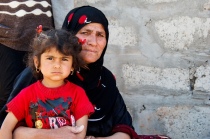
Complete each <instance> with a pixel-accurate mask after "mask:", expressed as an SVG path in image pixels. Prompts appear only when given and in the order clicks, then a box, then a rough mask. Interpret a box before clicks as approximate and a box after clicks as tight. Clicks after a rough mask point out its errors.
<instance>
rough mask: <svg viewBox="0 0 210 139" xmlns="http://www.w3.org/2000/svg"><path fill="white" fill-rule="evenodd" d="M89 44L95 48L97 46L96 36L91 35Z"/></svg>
mask: <svg viewBox="0 0 210 139" xmlns="http://www.w3.org/2000/svg"><path fill="white" fill-rule="evenodd" d="M87 43H88V44H90V45H93V46H95V45H96V44H97V37H96V36H95V35H90V36H89V38H88V40H87Z"/></svg>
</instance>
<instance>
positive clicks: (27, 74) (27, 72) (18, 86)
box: [0, 68, 36, 126]
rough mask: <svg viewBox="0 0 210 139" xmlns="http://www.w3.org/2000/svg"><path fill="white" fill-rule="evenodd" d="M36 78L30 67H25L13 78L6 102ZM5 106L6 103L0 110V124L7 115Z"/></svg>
mask: <svg viewBox="0 0 210 139" xmlns="http://www.w3.org/2000/svg"><path fill="white" fill-rule="evenodd" d="M35 81H36V79H35V78H34V77H33V74H32V72H31V69H30V68H25V69H24V70H23V71H22V72H21V73H20V74H19V75H18V76H17V78H16V79H15V81H14V86H13V90H12V92H11V94H10V96H9V98H8V100H7V103H8V102H10V101H11V100H12V99H13V98H14V97H15V96H16V95H17V94H18V93H19V92H20V91H21V90H22V89H23V88H25V87H27V86H28V85H30V84H32V83H33V82H35ZM6 109H7V106H6V104H5V105H4V107H3V108H2V109H1V111H0V126H1V125H2V123H3V121H4V118H5V117H6V115H7V112H6Z"/></svg>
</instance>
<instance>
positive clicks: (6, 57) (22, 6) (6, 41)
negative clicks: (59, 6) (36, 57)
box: [0, 0, 54, 123]
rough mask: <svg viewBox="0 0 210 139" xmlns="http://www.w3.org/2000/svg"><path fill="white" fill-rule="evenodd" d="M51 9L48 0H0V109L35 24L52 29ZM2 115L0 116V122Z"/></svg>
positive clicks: (22, 62)
mask: <svg viewBox="0 0 210 139" xmlns="http://www.w3.org/2000/svg"><path fill="white" fill-rule="evenodd" d="M51 10H52V9H51V0H43V1H42V2H40V0H33V1H29V0H1V1H0V110H1V109H2V108H3V106H4V105H5V103H6V102H7V100H8V97H9V96H10V92H11V91H12V88H13V83H14V80H15V78H16V77H17V75H18V74H20V73H21V71H23V70H24V69H25V68H26V65H25V62H24V60H25V59H26V54H27V52H28V51H29V48H30V47H29V46H30V43H31V40H32V39H33V37H34V36H35V34H36V30H35V29H36V27H37V26H38V25H39V24H42V25H43V26H45V27H48V28H54V21H53V16H52V11H51ZM40 19H42V20H40ZM4 116H5V112H4ZM4 116H2V115H0V123H2V121H3V120H4V119H3V118H2V117H4Z"/></svg>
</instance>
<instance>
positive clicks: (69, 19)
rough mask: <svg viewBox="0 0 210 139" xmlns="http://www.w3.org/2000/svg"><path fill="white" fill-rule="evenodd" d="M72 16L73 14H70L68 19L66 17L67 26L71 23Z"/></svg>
mask: <svg viewBox="0 0 210 139" xmlns="http://www.w3.org/2000/svg"><path fill="white" fill-rule="evenodd" d="M73 15H74V13H71V14H70V15H69V17H68V24H69V22H70V21H71V19H72V17H73Z"/></svg>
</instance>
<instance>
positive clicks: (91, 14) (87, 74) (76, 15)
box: [62, 6, 109, 92]
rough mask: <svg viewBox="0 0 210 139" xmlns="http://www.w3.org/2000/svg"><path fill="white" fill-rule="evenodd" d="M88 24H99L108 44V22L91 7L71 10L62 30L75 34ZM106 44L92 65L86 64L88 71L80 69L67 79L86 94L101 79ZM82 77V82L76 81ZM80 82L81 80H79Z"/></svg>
mask: <svg viewBox="0 0 210 139" xmlns="http://www.w3.org/2000/svg"><path fill="white" fill-rule="evenodd" d="M89 23H100V24H101V25H102V26H103V27H104V30H105V33H106V41H107V43H108V38H109V30H108V20H107V18H106V16H105V15H104V14H103V13H102V12H101V11H100V10H99V9H97V8H95V7H92V6H82V7H78V8H75V9H72V10H71V11H70V12H69V13H68V14H67V15H66V18H65V20H64V23H63V26H62V28H63V29H65V30H68V31H73V32H74V33H75V34H76V33H77V32H78V31H79V30H80V29H81V28H82V27H84V26H85V25H87V24H89ZM106 48H107V44H106V46H105V48H104V50H103V52H102V54H101V57H100V58H99V59H98V60H97V61H96V62H94V63H91V64H88V68H89V69H83V68H81V69H80V71H78V73H79V75H78V73H77V74H74V75H73V76H70V77H69V79H70V80H71V81H73V82H75V83H76V84H78V85H80V86H82V87H83V88H84V89H85V90H86V92H87V91H88V90H90V89H93V88H95V87H96V86H97V85H98V82H99V80H100V77H101V68H102V65H103V58H104V54H105V52H106ZM80 76H81V77H82V81H83V83H82V82H81V81H79V80H78V77H80ZM80 80H81V78H80Z"/></svg>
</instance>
